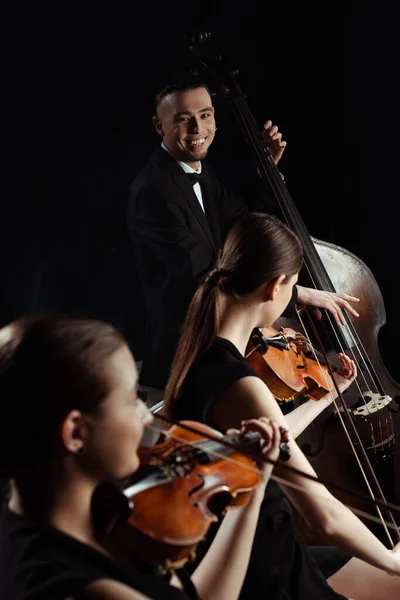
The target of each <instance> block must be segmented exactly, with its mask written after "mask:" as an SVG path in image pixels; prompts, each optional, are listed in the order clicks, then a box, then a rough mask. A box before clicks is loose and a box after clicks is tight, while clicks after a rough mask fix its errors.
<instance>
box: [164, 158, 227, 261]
mask: <svg viewBox="0 0 400 600" xmlns="http://www.w3.org/2000/svg"><path fill="white" fill-rule="evenodd" d="M155 158H156V161H157V163H158V164H159V166H161V167H162V168H163V169H164V170H166V171H168V172H169V173H170V174H171V176H172V180H173V182H174V183H175V185H177V186H178V187H179V189H180V190H181V192H182V194H183V195H184V197H185V199H186V201H187V203H188V205H189V208H190V209H191V211H192V212H193V214H194V216H195V217H196V220H197V222H198V224H199V226H200V227H201V229H202V230H203V232H204V234H205V236H206V238H207V241H208V243H209V244H210V245H211V247H212V249H213V250H214V252H215V251H216V250H217V248H218V247H219V245H217V242H218V240H217V239H214V236H213V233H212V231H211V228H210V225H209V223H208V221H207V218H206V216H205V214H204V212H203V209H202V208H201V206H200V203H199V200H198V198H197V196H196V194H195V192H194V191H193V186H192V183H191V181H190V179H189V177H188V176H187V175H186V173H185V172H184V171H183V170H182V169H181V167H180V166H179V165H178V163H177V162H176V160H175V159H174V158H173V157H172V156H171V155H170V154H168V152H166V151H165V150H163V149H162V148H161V147H160V148H157V150H156V153H155ZM203 185H204V184H202V185H201V187H202V193H203ZM205 195H208V191H206V190H205ZM206 210H207V209H206Z"/></svg>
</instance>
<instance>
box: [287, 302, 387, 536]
mask: <svg viewBox="0 0 400 600" xmlns="http://www.w3.org/2000/svg"><path fill="white" fill-rule="evenodd" d="M307 315H308V317H309V318H310V315H309V314H308V311H307ZM298 318H299V320H300V323H301V325H302V327H303V329H304V331H305V334H306V336H307V339H308V341H309V343H310V345H311V348H312V351H313V352H314V347H313V346H312V344H311V340H310V339H309V336H308V332H307V329H306V327H305V325H304V323H303V320H302V318H301V316H300V314H299V312H298ZM314 357H315V360H316V361H317V363H318V365H320V363H319V360H318V357H317V355H316V353H315V352H314ZM328 369H329V371H331V367H330V365H329V366H328ZM321 372H322V369H321ZM324 376H325V373H324ZM331 376H332V372H331ZM332 381H333V383H334V385H335V388H336V391H337V392H338V391H339V389H338V386H337V385H336V381H335V380H334V378H333V377H332ZM329 393H330V394H332V401H333V404H334V406H335V409H336V412H337V415H338V417H339V419H340V422H341V424H342V427H343V429H344V432H345V435H346V437H347V440H348V442H349V444H350V447H351V450H352V452H353V454H354V457H355V459H356V461H357V464H358V466H359V468H360V471H361V474H362V476H363V479H364V481H365V484H366V486H367V489H368V492H369V494H370V496H371V498H372V499H375V495H374V492H373V490H372V487H371V484H370V482H369V479H368V477H367V474H366V472H365V470H364V468H363V465H362V463H361V460H360V457H359V456H358V452H357V450H356V448H355V446H354V443H353V440H352V439H351V436H350V433H349V431H348V429H347V427H346V424H345V422H344V419H343V415H342V414H341V412H340V410H339V406H338V404H337V402H336V398H335V397H334V396H333V393H332V392H329ZM338 397H340V394H338ZM341 401H342V402H344V400H343V399H342V398H341ZM375 508H376V511H377V513H378V516H379V519H378V521H380V523H381V524H382V526H383V528H384V531H385V533H386V535H387V537H388V540H389V542H390V544H391V545H392V547H393V546H394V544H393V540H392V537H391V535H390V533H389V531H388V528H387V522H386V520H385V519H384V517H383V515H382V512H381V510H380V508H379V506H378V505H375ZM392 527H394V528H395V526H394V524H393V525H392ZM395 529H396V528H395Z"/></svg>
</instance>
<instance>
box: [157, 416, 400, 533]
mask: <svg viewBox="0 0 400 600" xmlns="http://www.w3.org/2000/svg"><path fill="white" fill-rule="evenodd" d="M158 418H159V416H158ZM182 425H183V424H179V426H182ZM147 428H148V429H151V430H152V431H155V432H157V433H162V434H164V435H166V436H168V437H169V438H171V439H173V440H175V441H177V442H179V443H181V444H183V445H185V446H190V447H195V448H196V442H195V441H190V440H187V439H186V438H183V437H180V436H178V435H177V434H175V433H171V432H170V431H165V430H163V429H159V428H158V427H154V426H153V425H148V426H147ZM198 433H199V435H202V436H203V435H204V432H200V431H198ZM207 437H208V438H209V439H211V440H213V441H216V442H220V443H221V444H223V445H225V444H224V443H223V442H222V440H220V439H218V438H212V437H211V436H207ZM226 445H227V446H228V447H229V448H231V449H234V450H236V451H239V452H241V453H242V454H246V455H247V454H248V453H247V452H244V451H243V450H238V449H237V448H235V447H234V446H231V445H230V444H226ZM205 452H206V453H207V454H210V455H212V456H215V457H216V458H220V459H222V460H225V461H227V462H229V463H231V464H233V465H235V466H237V467H241V468H242V469H247V470H249V471H252V472H253V473H256V474H258V475H260V477H262V478H265V473H264V472H263V471H261V470H260V469H259V468H258V467H256V466H251V465H245V464H243V463H241V462H240V461H237V460H235V459H234V458H232V457H230V456H226V454H223V453H220V452H218V451H217V450H215V449H212V450H211V449H207V450H206V451H205ZM263 459H264V460H265V461H266V462H268V463H270V464H271V465H273V466H276V465H278V466H279V467H284V468H285V469H287V470H288V471H293V472H294V473H295V474H296V475H300V477H304V478H307V479H310V480H311V481H315V482H316V483H318V484H320V485H329V486H330V487H336V488H339V489H341V490H343V488H341V486H337V485H334V484H327V483H325V484H324V482H323V480H321V479H319V478H317V477H314V476H312V475H310V474H308V473H302V472H301V471H299V470H297V469H294V468H293V467H289V465H285V464H282V463H280V462H278V461H273V460H271V459H269V458H268V457H263ZM270 479H273V480H274V481H276V482H277V483H279V484H282V485H286V486H288V487H291V488H293V489H297V490H298V491H300V492H302V493H303V494H308V495H310V496H312V497H313V498H316V497H318V498H319V499H320V500H321V501H322V502H324V503H325V504H326V505H331V504H332V503H333V502H335V501H337V500H336V498H335V497H334V498H333V499H332V500H330V499H328V498H326V497H325V496H322V494H318V493H315V491H308V490H307V489H306V488H305V487H304V486H302V485H300V484H299V483H296V482H294V481H291V480H290V479H285V478H283V477H280V476H278V475H274V473H272V474H271V475H270ZM350 494H351V493H350ZM354 495H356V494H354ZM342 504H344V505H345V506H346V507H347V508H349V510H351V511H352V512H354V513H356V514H358V515H360V516H362V517H364V518H365V519H367V520H369V521H372V522H375V523H378V524H379V525H383V526H384V527H385V529H393V530H394V531H396V532H397V531H398V528H397V527H396V526H395V525H394V524H393V523H390V522H389V521H386V520H385V519H384V518H383V517H382V518H381V519H380V518H378V517H375V516H374V515H372V514H370V513H367V512H365V511H363V510H361V509H359V508H356V507H353V506H352V505H351V504H347V503H344V502H343V503H342ZM391 509H392V510H397V511H398V512H399V513H400V506H395V505H391ZM388 535H389V538H390V534H388ZM390 539H391V538H390Z"/></svg>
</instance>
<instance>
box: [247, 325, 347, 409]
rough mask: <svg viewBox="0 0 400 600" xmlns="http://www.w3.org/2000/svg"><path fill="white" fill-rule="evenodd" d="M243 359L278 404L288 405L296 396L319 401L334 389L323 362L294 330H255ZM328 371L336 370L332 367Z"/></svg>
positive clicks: (317, 352) (269, 328) (266, 328)
mask: <svg viewBox="0 0 400 600" xmlns="http://www.w3.org/2000/svg"><path fill="white" fill-rule="evenodd" d="M245 358H246V359H247V361H248V363H249V364H250V366H251V367H252V368H253V369H254V370H255V371H256V373H258V375H259V376H260V377H261V378H262V380H263V381H264V382H265V383H266V385H267V387H268V388H269V389H270V391H271V392H272V394H273V395H274V397H275V398H276V400H277V401H278V402H291V401H292V400H294V399H295V398H297V397H299V396H307V397H308V398H312V399H313V400H320V399H321V398H322V397H323V396H325V395H326V394H327V393H328V392H332V391H333V390H334V389H335V388H334V383H333V381H332V378H331V376H330V373H329V370H328V368H327V367H326V365H325V364H324V358H323V357H322V356H321V355H320V353H319V351H317V349H315V348H311V346H310V344H309V342H308V341H307V339H306V338H305V337H304V336H303V335H302V334H300V333H297V334H296V332H294V331H293V330H290V329H284V328H281V331H280V332H278V331H277V330H276V329H274V328H273V327H264V328H263V329H255V330H254V331H253V333H252V335H251V337H250V340H249V343H248V346H247V349H246V353H245ZM331 367H332V368H333V369H334V370H336V365H334V364H333V363H332V364H331Z"/></svg>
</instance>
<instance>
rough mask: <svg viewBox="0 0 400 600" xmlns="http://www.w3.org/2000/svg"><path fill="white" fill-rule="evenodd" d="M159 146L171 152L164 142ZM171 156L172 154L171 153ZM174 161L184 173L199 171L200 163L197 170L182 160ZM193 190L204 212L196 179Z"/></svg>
mask: <svg viewBox="0 0 400 600" xmlns="http://www.w3.org/2000/svg"><path fill="white" fill-rule="evenodd" d="M161 148H163V150H166V151H167V152H168V153H169V154H171V152H170V151H169V150H168V148H167V146H166V145H165V144H164V142H161ZM171 156H172V154H171ZM175 160H176V159H175ZM176 162H177V163H178V165H180V166H181V167H182V169H183V170H184V171H185V173H197V174H199V173H201V163H200V165H199V168H198V170H197V171H196V170H195V169H192V167H189V165H187V164H186V163H184V162H182V161H181V160H177V161H176ZM193 191H194V193H195V194H196V196H197V200H198V201H199V204H200V206H201V208H202V209H203V212H205V210H204V204H203V196H202V194H201V187H200V183H199V182H198V181H197V182H196V183H195V184H194V186H193Z"/></svg>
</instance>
